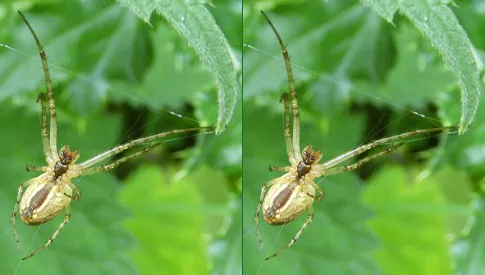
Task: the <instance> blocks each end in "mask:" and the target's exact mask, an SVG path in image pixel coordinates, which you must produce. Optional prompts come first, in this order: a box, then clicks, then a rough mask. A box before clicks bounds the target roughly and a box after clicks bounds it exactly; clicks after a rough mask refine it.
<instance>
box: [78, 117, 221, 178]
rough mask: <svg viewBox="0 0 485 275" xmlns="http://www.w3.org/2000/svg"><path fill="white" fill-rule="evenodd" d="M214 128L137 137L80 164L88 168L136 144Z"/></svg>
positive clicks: (180, 130) (190, 129) (188, 129)
mask: <svg viewBox="0 0 485 275" xmlns="http://www.w3.org/2000/svg"><path fill="white" fill-rule="evenodd" d="M213 130H214V127H213V126H208V127H197V128H187V129H179V130H172V131H169V132H164V133H159V134H155V135H151V136H148V137H144V138H139V139H135V140H132V141H130V142H127V143H125V144H121V145H118V146H116V147H115V148H113V149H110V150H108V151H105V152H103V153H101V154H98V155H96V156H94V157H92V158H90V159H89V160H87V161H85V162H83V163H81V164H80V166H81V167H83V168H84V169H85V168H88V167H90V166H93V165H94V164H96V163H98V162H100V161H103V160H105V159H107V158H110V157H112V156H114V155H116V154H119V153H121V152H123V151H126V150H128V149H130V148H133V147H134V146H137V145H143V144H146V143H148V142H151V141H153V140H157V139H160V138H163V137H167V136H171V135H174V134H180V133H189V132H197V131H213Z"/></svg>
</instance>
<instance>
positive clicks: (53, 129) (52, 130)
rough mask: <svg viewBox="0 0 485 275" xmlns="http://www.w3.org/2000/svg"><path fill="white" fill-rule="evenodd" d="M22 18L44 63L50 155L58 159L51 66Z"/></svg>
mask: <svg viewBox="0 0 485 275" xmlns="http://www.w3.org/2000/svg"><path fill="white" fill-rule="evenodd" d="M18 13H19V14H20V16H21V17H22V20H23V21H24V22H25V24H26V25H27V27H28V28H29V30H30V32H31V33H32V36H33V37H34V39H35V43H36V44H37V48H38V50H39V55H40V59H41V61H42V68H43V69H44V78H45V84H46V86H47V97H48V99H49V112H50V123H49V124H50V141H49V147H50V155H51V156H52V157H53V158H57V123H56V105H55V102H54V91H53V90H52V82H51V75H50V72H49V65H48V64H47V55H46V54H45V52H44V48H43V47H42V44H40V41H39V38H38V37H37V35H36V34H35V32H34V29H33V28H32V26H31V25H30V23H29V21H27V19H26V18H25V16H24V15H23V14H22V13H21V12H20V11H19V12H18Z"/></svg>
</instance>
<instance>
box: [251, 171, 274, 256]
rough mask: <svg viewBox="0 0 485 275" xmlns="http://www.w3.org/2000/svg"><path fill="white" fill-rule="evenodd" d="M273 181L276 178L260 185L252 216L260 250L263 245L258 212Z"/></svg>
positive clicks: (262, 248)
mask: <svg viewBox="0 0 485 275" xmlns="http://www.w3.org/2000/svg"><path fill="white" fill-rule="evenodd" d="M275 182H276V179H275V180H272V181H269V182H267V183H265V184H264V185H263V187H261V195H260V196H259V203H258V207H257V208H256V215H255V216H254V222H255V223H256V232H257V234H258V241H259V245H260V246H261V250H262V251H264V246H263V240H262V238H261V232H260V231H259V213H260V212H261V207H262V206H263V200H264V197H265V196H266V192H267V191H268V188H269V187H271V185H273V184H274V183H275Z"/></svg>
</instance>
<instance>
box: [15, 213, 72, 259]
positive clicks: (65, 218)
mask: <svg viewBox="0 0 485 275" xmlns="http://www.w3.org/2000/svg"><path fill="white" fill-rule="evenodd" d="M70 219H71V212H70V209H69V205H68V206H67V207H66V216H65V217H64V220H63V221H62V223H61V224H60V225H59V227H58V228H57V230H56V231H55V232H54V234H52V236H51V237H50V238H49V240H47V243H46V244H44V245H43V246H41V247H39V248H38V249H37V250H36V251H34V252H32V253H31V254H30V255H29V256H25V257H23V258H22V260H27V259H28V258H31V257H33V256H35V255H36V254H37V253H39V252H41V251H42V250H44V249H45V248H47V247H48V246H49V245H51V244H52V242H53V241H54V240H55V239H56V238H57V235H59V232H60V231H61V229H62V228H63V227H64V226H65V225H66V224H67V223H68V222H69V220H70Z"/></svg>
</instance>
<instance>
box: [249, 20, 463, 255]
mask: <svg viewBox="0 0 485 275" xmlns="http://www.w3.org/2000/svg"><path fill="white" fill-rule="evenodd" d="M261 13H262V14H263V16H264V18H265V19H266V21H267V22H268V24H269V26H270V27H271V29H272V30H273V32H274V34H275V35H276V38H277V39H278V41H279V44H280V46H281V50H282V54H283V59H284V61H285V66H286V73H287V78H288V85H289V93H288V92H286V93H283V95H282V96H281V99H280V102H283V104H284V110H285V111H284V112H285V118H284V121H285V122H284V123H285V126H284V137H285V142H286V152H287V155H288V160H289V162H290V164H291V165H290V166H285V167H276V166H270V167H269V170H270V171H280V172H286V174H284V175H283V176H281V177H278V178H275V179H273V180H270V181H269V182H267V183H266V184H264V185H263V187H262V188H261V195H260V199H259V203H258V206H257V209H256V215H255V223H256V229H257V236H258V241H259V244H260V246H261V250H263V251H264V246H263V241H262V239H261V233H260V229H259V216H260V212H261V209H262V212H263V213H262V215H263V219H264V220H265V221H266V222H267V223H268V224H270V225H275V226H277V225H283V224H287V223H289V222H292V221H293V220H295V219H296V218H297V217H299V216H300V215H302V214H303V213H304V212H305V211H306V210H308V218H307V219H306V221H305V222H304V223H303V225H302V227H301V228H300V230H299V231H298V232H297V233H296V235H295V236H294V237H293V238H292V239H291V241H290V242H289V243H288V244H287V245H286V246H284V247H283V248H281V249H280V250H278V251H277V252H276V253H274V254H272V255H270V256H268V257H266V259H265V260H268V259H271V258H274V257H276V256H278V255H279V254H281V253H283V252H284V251H285V250H287V249H288V248H289V247H291V246H292V245H294V244H295V242H296V241H297V240H298V238H300V236H301V234H302V232H303V230H305V228H306V227H307V226H308V225H310V223H311V222H312V220H313V202H314V200H318V201H320V200H321V199H322V198H323V197H324V192H323V190H322V189H321V188H320V187H319V186H318V185H317V184H316V183H315V181H314V180H315V179H316V178H319V177H322V176H327V175H333V174H338V173H342V172H347V171H352V170H355V169H357V168H359V167H360V166H362V165H363V164H365V163H367V162H369V161H371V160H373V159H376V158H378V157H381V156H383V155H386V154H388V153H390V152H392V151H394V150H396V149H397V148H399V147H400V146H402V145H403V144H404V142H399V143H397V144H394V145H391V146H390V147H388V148H387V149H385V150H382V151H380V152H378V153H375V154H373V155H370V156H367V157H365V158H363V159H361V160H358V161H357V162H355V163H353V164H347V165H344V166H338V167H337V165H339V164H341V163H342V162H344V161H347V160H349V159H351V158H353V157H355V156H357V155H360V154H362V153H364V152H367V151H369V150H371V149H373V148H375V147H377V146H380V145H385V144H388V143H393V142H395V141H398V140H401V139H404V138H408V137H411V136H415V135H419V134H424V133H433V132H441V131H445V130H450V129H455V128H456V127H440V128H429V129H422V130H415V131H412V132H406V133H403V134H399V135H395V136H390V137H387V138H382V139H378V140H374V141H373V142H370V143H367V144H364V145H361V146H359V147H357V148H355V149H353V150H350V151H348V152H345V153H343V154H341V155H339V156H336V157H334V158H333V159H331V160H328V161H325V162H324V163H322V164H318V163H319V161H320V160H321V158H322V152H321V151H320V150H314V149H313V147H312V146H311V145H308V146H306V147H305V148H304V149H303V151H300V112H299V109H298V100H297V94H296V88H295V81H294V78H293V72H292V68H291V63H290V57H289V55H288V51H287V50H286V46H285V45H284V44H283V41H282V39H281V37H280V35H279V33H278V31H277V30H276V27H275V26H274V25H273V23H272V22H271V20H270V19H269V17H268V15H266V13H264V12H263V11H261ZM291 115H292V116H293V131H291V129H290V126H291V125H290V116H291ZM268 188H269V190H268ZM316 193H317V194H316Z"/></svg>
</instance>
